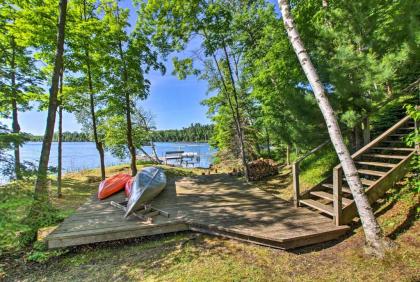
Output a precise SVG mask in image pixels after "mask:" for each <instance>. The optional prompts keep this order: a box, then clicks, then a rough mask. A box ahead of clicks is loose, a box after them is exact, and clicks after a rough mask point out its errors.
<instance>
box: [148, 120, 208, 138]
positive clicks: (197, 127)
mask: <svg viewBox="0 0 420 282" xmlns="http://www.w3.org/2000/svg"><path fill="white" fill-rule="evenodd" d="M212 134H213V125H210V124H209V125H202V124H200V123H193V124H191V125H190V126H188V127H184V128H182V129H167V130H155V131H152V132H151V135H152V139H153V141H157V142H207V141H208V140H209V139H210V138H211V136H212Z"/></svg>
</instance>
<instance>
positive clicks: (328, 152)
mask: <svg viewBox="0 0 420 282" xmlns="http://www.w3.org/2000/svg"><path fill="white" fill-rule="evenodd" d="M337 164H338V159H337V154H336V153H335V151H334V149H333V148H331V146H327V147H325V148H324V149H322V150H320V151H319V152H317V153H315V154H313V155H311V156H309V157H308V158H306V159H305V160H303V162H302V163H301V165H300V169H301V172H300V182H301V186H302V188H303V189H304V188H309V187H310V186H313V185H315V184H317V183H319V182H321V181H322V180H323V179H325V178H326V177H327V176H328V175H329V174H330V173H331V169H332V168H333V167H334V166H335V165H337ZM302 191H303V190H302Z"/></svg>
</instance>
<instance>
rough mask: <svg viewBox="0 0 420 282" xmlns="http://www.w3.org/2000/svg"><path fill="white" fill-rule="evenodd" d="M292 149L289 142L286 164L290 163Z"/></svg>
mask: <svg viewBox="0 0 420 282" xmlns="http://www.w3.org/2000/svg"><path fill="white" fill-rule="evenodd" d="M291 149H292V146H290V144H289V143H288V144H287V146H286V164H287V165H290V150H291Z"/></svg>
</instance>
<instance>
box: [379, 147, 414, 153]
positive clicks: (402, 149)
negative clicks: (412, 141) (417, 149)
mask: <svg viewBox="0 0 420 282" xmlns="http://www.w3.org/2000/svg"><path fill="white" fill-rule="evenodd" d="M371 150H386V151H409V152H412V151H414V148H398V147H372V148H371Z"/></svg>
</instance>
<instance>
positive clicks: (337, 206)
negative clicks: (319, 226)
mask: <svg viewBox="0 0 420 282" xmlns="http://www.w3.org/2000/svg"><path fill="white" fill-rule="evenodd" d="M342 186H343V170H342V169H341V166H337V167H335V168H334V170H333V200H334V223H335V225H337V226H338V225H341V219H342V211H343V202H342Z"/></svg>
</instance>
